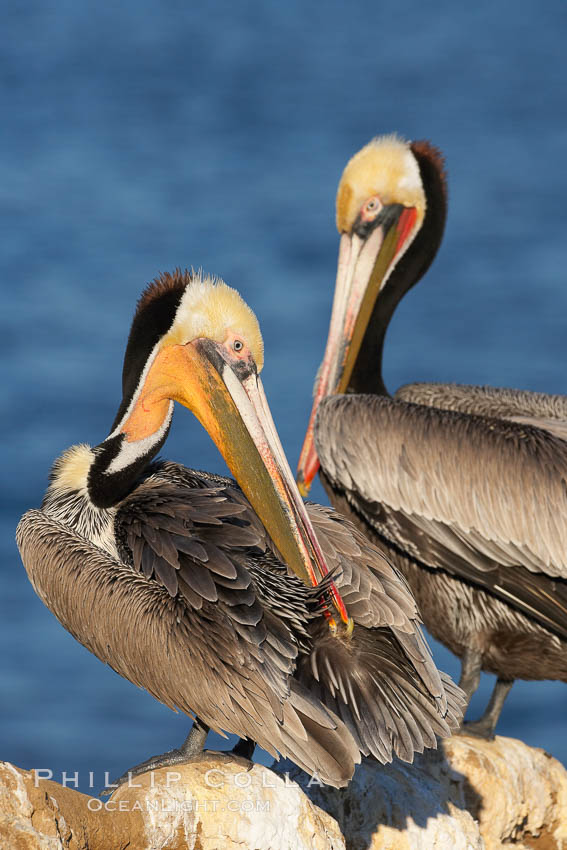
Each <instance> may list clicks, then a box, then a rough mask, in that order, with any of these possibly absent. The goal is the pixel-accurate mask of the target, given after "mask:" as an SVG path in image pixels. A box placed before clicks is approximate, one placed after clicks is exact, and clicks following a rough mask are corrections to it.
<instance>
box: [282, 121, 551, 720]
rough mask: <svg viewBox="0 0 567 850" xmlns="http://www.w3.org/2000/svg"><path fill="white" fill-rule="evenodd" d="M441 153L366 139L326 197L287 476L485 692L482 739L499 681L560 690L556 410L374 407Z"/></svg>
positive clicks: (425, 244) (517, 402)
mask: <svg viewBox="0 0 567 850" xmlns="http://www.w3.org/2000/svg"><path fill="white" fill-rule="evenodd" d="M446 208H447V189H446V178H445V172H444V164H443V159H442V157H441V154H440V153H439V151H438V150H436V149H435V148H434V147H432V146H431V145H430V144H429V143H428V142H413V143H411V144H410V143H406V142H404V141H402V140H401V139H399V138H397V137H395V136H386V137H382V138H377V139H374V140H373V141H372V142H370V144H368V145H367V146H366V147H364V148H363V149H362V150H361V151H359V152H358V153H357V154H356V155H355V156H354V157H353V158H352V159H351V160H350V162H349V163H348V164H347V166H346V168H345V171H344V173H343V175H342V178H341V181H340V183H339V188H338V194H337V227H338V230H339V233H340V234H341V237H340V249H339V261H338V272H337V283H336V289H335V296H334V302H333V310H332V317H331V325H330V329H329V336H328V340H327V346H326V350H325V356H324V359H323V363H322V366H321V369H320V371H319V374H318V376H317V378H316V381H315V391H314V404H313V410H312V413H311V419H310V422H309V426H308V430H307V434H306V437H305V442H304V445H303V450H302V453H301V458H300V461H299V468H298V481H299V484H300V490H302V492H303V494H304V495H305V494H306V492H307V490H308V488H309V485H310V483H311V481H312V479H313V477H314V475H315V474H316V472H317V469H318V467H319V464H320V466H321V478H322V481H323V485H324V486H325V489H326V490H327V493H328V495H329V498H330V500H331V502H332V504H333V505H334V506H335V507H336V508H337V509H339V510H341V511H342V512H343V513H345V514H346V515H347V516H350V517H351V518H352V519H353V520H354V521H355V522H356V524H357V525H358V526H359V527H360V528H362V529H363V530H364V531H365V532H366V533H367V534H368V535H369V536H370V538H371V539H373V540H374V541H375V542H378V543H379V544H380V545H381V547H382V548H383V550H384V551H385V552H387V554H388V557H389V558H390V559H391V560H392V561H393V563H394V564H396V565H397V566H398V567H399V568H400V569H401V571H402V572H403V574H404V575H405V577H406V579H407V580H408V583H409V585H410V587H411V589H412V591H413V593H414V595H415V597H416V600H417V602H418V607H419V610H420V612H421V614H422V616H423V618H424V621H425V624H426V626H427V627H428V629H429V630H430V632H431V633H432V634H433V635H434V636H435V637H436V638H437V639H438V640H440V641H442V642H443V643H444V644H445V645H446V646H448V647H449V649H451V650H452V651H453V652H454V653H456V654H457V655H458V656H459V657H460V658H461V660H462V676H461V682H460V684H461V687H462V688H463V689H464V690H465V692H466V693H467V696H468V698H469V699H470V697H471V695H472V693H473V692H474V691H475V690H476V688H477V686H478V682H479V678H480V671H481V670H486V671H488V672H490V673H495V674H496V676H497V677H498V678H497V682H496V686H495V689H494V691H493V694H492V697H491V699H490V702H489V704H488V706H487V709H486V712H485V714H484V715H483V717H482V718H481V719H480V721H478V722H477V723H476V724H467V726H468V729H469V730H470V731H474V732H477V733H478V734H481V735H487V736H491V735H492V734H493V732H494V728H495V726H496V723H497V721H498V717H499V715H500V711H501V709H502V705H503V703H504V700H505V698H506V695H507V694H508V692H509V690H510V688H511V686H512V683H513V681H514V679H561V680H563V681H567V522H566V519H567V511H566V508H567V442H565V439H567V399H566V398H563V397H561V396H548V395H544V394H541V393H530V392H522V391H517V390H506V389H492V388H488V387H464V386H457V385H441V384H421V385H420V384H414V385H409V386H405V387H402V388H401V389H400V390H398V392H397V393H396V394H395V396H394V398H391V397H389V396H388V393H387V390H386V388H385V386H384V382H383V379H382V349H383V345H384V337H385V334H386V329H387V327H388V324H389V322H390V319H391V317H392V314H393V312H394V310H395V308H396V306H397V304H398V302H399V301H400V299H401V298H402V296H403V295H404V293H405V292H407V291H408V289H410V287H412V286H413V285H414V284H415V283H417V281H418V280H419V279H420V278H421V277H422V275H423V274H424V273H425V272H426V271H427V269H428V268H429V265H430V263H431V262H432V260H433V258H434V256H435V254H436V253H437V249H438V247H439V245H440V242H441V239H442V236H443V229H444V225H445V217H446Z"/></svg>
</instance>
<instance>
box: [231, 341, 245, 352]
mask: <svg viewBox="0 0 567 850" xmlns="http://www.w3.org/2000/svg"><path fill="white" fill-rule="evenodd" d="M232 347H233V349H234V351H242V349H243V348H244V343H243V342H241V341H240V340H239V339H235V340H234V342H233V343H232Z"/></svg>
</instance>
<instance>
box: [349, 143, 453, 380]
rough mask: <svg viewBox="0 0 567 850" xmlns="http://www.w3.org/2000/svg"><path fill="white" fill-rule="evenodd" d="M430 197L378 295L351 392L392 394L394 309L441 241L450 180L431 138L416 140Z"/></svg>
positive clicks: (422, 175) (426, 267)
mask: <svg viewBox="0 0 567 850" xmlns="http://www.w3.org/2000/svg"><path fill="white" fill-rule="evenodd" d="M411 150H412V152H413V155H414V156H415V158H416V159H417V162H418V165H419V170H420V173H421V180H422V182H423V189H424V191H425V198H426V210H425V218H424V219H423V224H422V226H421V229H420V231H419V233H418V234H417V236H416V237H415V239H414V240H413V242H412V244H411V245H410V247H409V248H408V250H407V251H406V253H405V254H404V255H403V257H402V258H401V260H400V262H399V263H398V265H397V266H396V267H395V268H394V270H393V272H392V274H391V275H390V278H389V280H388V282H387V283H386V285H385V286H384V289H383V290H382V291H381V292H380V294H379V295H378V298H377V299H376V304H375V305H374V311H373V313H372V316H371V318H370V322H369V323H368V327H367V329H366V333H365V335H364V339H363V341H362V346H361V348H360V353H359V355H358V358H357V361H356V365H355V367H354V371H353V373H352V377H351V379H350V383H349V387H348V392H350V393H371V394H374V395H388V391H387V389H386V387H385V385H384V379H383V377H382V351H383V348H384V339H385V337H386V331H387V329H388V325H389V324H390V320H391V318H392V316H393V314H394V310H395V309H396V307H397V306H398V303H399V302H400V300H401V299H402V298H403V296H404V295H405V293H406V292H407V291H408V290H409V289H411V287H412V286H414V285H415V284H416V283H417V282H418V280H420V279H421V278H422V277H423V275H424V274H425V272H426V271H427V269H428V268H429V266H430V265H431V263H432V262H433V260H434V258H435V255H436V253H437V251H438V249H439V245H440V244H441V240H442V238H443V231H444V229H445V219H446V217H447V183H446V178H445V171H444V165H443V159H442V156H441V154H440V152H439V151H438V150H437V149H436V148H434V147H433V146H432V145H430V144H429V142H413V143H412V145H411Z"/></svg>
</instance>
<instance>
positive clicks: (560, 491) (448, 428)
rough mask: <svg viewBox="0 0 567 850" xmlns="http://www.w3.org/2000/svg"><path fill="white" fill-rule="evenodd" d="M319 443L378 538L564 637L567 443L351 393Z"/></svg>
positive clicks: (329, 470)
mask: <svg viewBox="0 0 567 850" xmlns="http://www.w3.org/2000/svg"><path fill="white" fill-rule="evenodd" d="M428 386H430V385H428ZM435 398H436V397H435ZM337 429H340V430H337ZM316 445H317V450H318V452H319V457H320V459H321V463H322V466H323V468H324V470H325V475H326V476H327V478H328V480H329V481H330V483H331V484H332V486H334V487H337V488H338V489H339V490H341V491H342V492H344V493H345V496H346V498H347V500H348V501H349V503H350V504H351V505H352V506H353V507H354V508H355V510H356V512H357V513H358V514H359V515H361V516H362V517H363V518H364V519H365V520H366V521H367V522H368V523H369V524H370V525H371V526H372V527H373V528H374V529H375V530H376V531H378V533H379V534H381V535H382V536H383V537H385V538H386V539H388V540H389V541H390V542H392V543H394V544H395V545H397V546H399V547H400V548H401V550H402V551H404V552H407V553H408V554H409V555H411V556H413V557H415V558H417V559H418V560H419V561H420V562H422V563H425V564H426V565H427V566H430V567H431V568H436V567H442V568H444V569H446V570H447V571H449V572H450V573H452V574H454V575H457V576H458V577H461V578H464V579H465V580H467V581H470V582H472V583H475V584H477V585H479V586H482V587H484V588H485V589H487V590H489V591H491V592H493V593H494V594H495V595H497V596H499V597H500V598H502V599H504V600H505V601H507V602H509V603H511V604H515V605H516V606H517V607H519V608H520V609H522V610H524V611H525V613H527V614H528V615H529V616H531V617H534V618H535V619H536V620H539V621H540V622H541V623H542V624H544V625H546V626H547V627H549V628H551V629H552V630H553V631H555V632H556V633H557V634H560V635H561V636H565V635H567V583H566V582H565V579H566V578H567V523H565V521H564V517H565V513H566V507H567V444H565V443H563V441H561V440H559V439H557V438H556V437H554V436H553V435H552V434H549V433H546V432H545V431H543V430H541V429H537V428H534V427H532V426H529V425H520V424H518V423H515V422H509V421H501V420H499V419H495V418H490V417H486V416H484V417H482V416H475V415H470V414H466V413H462V412H460V411H448V410H441V409H437V408H430V407H426V406H423V405H417V404H413V403H407V402H403V401H399V400H397V399H396V400H392V399H388V398H384V397H378V396H356V395H351V396H342V397H336V398H334V399H328V400H326V401H325V402H324V403H323V405H322V410H321V414H320V416H319V418H318V420H317V424H316Z"/></svg>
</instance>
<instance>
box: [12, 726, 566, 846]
mask: <svg viewBox="0 0 567 850" xmlns="http://www.w3.org/2000/svg"><path fill="white" fill-rule="evenodd" d="M277 770H278V773H274V772H273V771H271V770H269V769H268V768H264V767H262V766H261V765H254V766H253V767H250V766H249V763H247V762H244V761H243V760H241V759H234V758H232V757H230V756H225V757H224V758H217V757H214V755H212V754H208V753H205V754H204V756H203V758H202V759H200V760H199V761H193V762H191V763H189V764H186V765H183V766H181V767H177V768H175V769H174V768H171V769H169V770H165V769H164V770H159V771H155V773H154V774H153V775H152V774H145V775H144V776H142V777H138V778H136V779H135V780H133V783H132V787H128V786H121V787H120V788H119V789H117V790H116V791H115V792H114V794H113V795H112V797H110V798H109V799H106V798H105V799H99V798H96V797H88V796H86V795H84V794H80V793H79V792H77V791H74V790H72V789H69V788H63V787H62V786H61V785H58V784H57V783H55V782H50V781H48V780H45V779H40V780H36V779H35V777H34V775H33V773H32V772H29V771H24V770H20V769H18V768H16V767H13V766H12V765H10V764H7V763H3V764H2V763H0V848H1V850H125V848H129V850H221V848H222V850H224V848H227V849H228V850H231V848H233V850H236V848H238V850H264V848H265V850H293V848H298V850H363V848H364V850H386V848H387V850H410V848H411V850H417V848H419V850H483V848H486V850H496V848H502V850H504V848H506V850H510V848H511V847H514V848H517V850H528V848H530V850H567V772H566V771H565V769H564V768H563V766H562V765H560V764H559V762H557V761H556V760H555V759H553V758H551V757H550V756H548V755H547V754H546V753H544V752H543V750H538V749H533V748H530V747H527V746H526V745H525V744H523V743H521V742H520V741H515V740H512V739H509V738H496V740H495V741H492V742H487V741H482V740H479V739H477V738H471V737H465V736H462V737H460V736H457V737H454V738H452V739H450V740H449V741H446V742H445V744H444V747H443V750H441V751H440V752H439V753H431V752H430V753H427V754H426V755H425V756H422V757H421V758H419V759H417V760H416V763H415V764H414V765H406V764H402V763H401V762H396V763H395V764H392V765H388V766H385V767H384V766H382V765H378V764H376V763H375V762H373V761H370V760H365V762H364V763H363V764H362V765H361V766H360V767H359V768H358V769H357V771H356V774H355V777H354V779H353V781H352V782H351V783H350V785H349V787H348V788H347V789H343V790H342V791H337V790H335V789H332V788H325V787H322V786H319V785H317V784H316V783H313V782H309V778H308V777H307V776H306V775H305V774H304V773H301V771H299V770H298V769H297V768H296V767H295V766H294V765H292V764H290V763H282V764H281V765H280V766H279V767H278V768H277ZM286 770H287V771H288V773H289V776H290V777H291V779H292V780H293V779H297V781H298V782H299V783H300V784H301V786H302V787H303V788H304V789H305V793H304V792H303V791H302V790H301V788H300V787H299V785H297V784H295V783H294V782H293V781H292V782H288V781H287V778H286V775H285V771H286ZM319 806H320V807H321V808H318V807H319ZM323 809H324V811H323ZM339 826H340V828H339ZM341 830H342V833H341ZM343 835H344V837H343Z"/></svg>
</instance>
